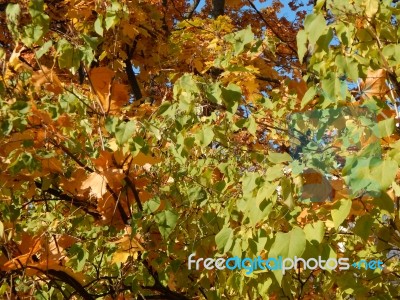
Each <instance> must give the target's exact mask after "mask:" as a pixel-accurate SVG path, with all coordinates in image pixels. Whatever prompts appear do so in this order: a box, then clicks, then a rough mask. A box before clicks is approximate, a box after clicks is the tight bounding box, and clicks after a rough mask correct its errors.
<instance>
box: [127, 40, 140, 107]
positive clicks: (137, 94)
mask: <svg viewBox="0 0 400 300" xmlns="http://www.w3.org/2000/svg"><path fill="white" fill-rule="evenodd" d="M136 45H137V39H135V40H134V42H133V46H132V48H130V47H129V46H128V45H126V53H127V54H128V58H127V59H125V61H124V62H125V72H126V74H127V75H128V80H129V84H130V85H131V89H132V93H133V95H134V96H135V100H136V101H137V100H140V99H141V98H142V97H143V95H142V92H141V91H140V87H139V83H138V81H137V79H136V75H135V72H134V71H133V66H132V62H131V58H132V55H133V52H134V51H135V49H136Z"/></svg>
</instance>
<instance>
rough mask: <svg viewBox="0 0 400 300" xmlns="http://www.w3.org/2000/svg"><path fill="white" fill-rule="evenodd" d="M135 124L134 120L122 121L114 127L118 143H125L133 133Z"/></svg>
mask: <svg viewBox="0 0 400 300" xmlns="http://www.w3.org/2000/svg"><path fill="white" fill-rule="evenodd" d="M135 131H136V124H135V122H134V121H129V122H122V123H121V124H119V125H118V126H117V127H116V128H115V138H116V140H117V143H118V144H119V145H123V144H125V143H126V142H127V141H128V140H129V139H130V138H131V137H132V136H133V134H134V133H135Z"/></svg>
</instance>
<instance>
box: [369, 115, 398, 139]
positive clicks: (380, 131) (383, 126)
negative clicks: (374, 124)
mask: <svg viewBox="0 0 400 300" xmlns="http://www.w3.org/2000/svg"><path fill="white" fill-rule="evenodd" d="M394 127H395V121H394V118H390V119H385V120H382V121H380V122H379V123H378V128H377V129H376V128H373V131H374V133H375V134H376V136H377V137H379V138H384V137H387V136H390V135H391V134H392V133H393V131H394Z"/></svg>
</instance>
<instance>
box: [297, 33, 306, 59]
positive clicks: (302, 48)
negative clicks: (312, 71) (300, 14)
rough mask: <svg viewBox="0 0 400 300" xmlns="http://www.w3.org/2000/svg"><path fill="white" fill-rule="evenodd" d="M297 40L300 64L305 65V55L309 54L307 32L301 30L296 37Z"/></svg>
mask: <svg viewBox="0 0 400 300" xmlns="http://www.w3.org/2000/svg"><path fill="white" fill-rule="evenodd" d="M296 40H297V56H298V57H299V61H300V63H303V58H304V54H306V52H307V32H306V31H305V30H303V29H301V30H299V32H298V33H297V36H296Z"/></svg>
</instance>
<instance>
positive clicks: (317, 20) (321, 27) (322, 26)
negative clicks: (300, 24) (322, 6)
mask: <svg viewBox="0 0 400 300" xmlns="http://www.w3.org/2000/svg"><path fill="white" fill-rule="evenodd" d="M326 28H327V26H326V20H325V18H324V16H323V15H322V14H311V15H308V16H307V17H306V18H305V20H304V30H305V31H306V33H307V36H308V40H309V41H310V43H311V44H312V45H315V44H316V43H317V40H318V39H319V37H320V36H321V35H322V34H323V33H324V31H325V30H326Z"/></svg>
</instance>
